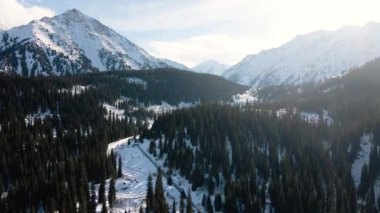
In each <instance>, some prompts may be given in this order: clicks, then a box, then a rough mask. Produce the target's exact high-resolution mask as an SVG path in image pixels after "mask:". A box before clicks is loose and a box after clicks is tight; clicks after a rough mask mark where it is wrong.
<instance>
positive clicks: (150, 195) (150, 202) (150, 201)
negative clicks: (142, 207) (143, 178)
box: [146, 174, 155, 213]
mask: <svg viewBox="0 0 380 213" xmlns="http://www.w3.org/2000/svg"><path fill="white" fill-rule="evenodd" d="M147 182H148V183H147V192H146V212H147V213H149V212H151V211H154V206H155V205H154V200H155V198H154V192H153V183H152V175H151V174H149V176H148V181H147Z"/></svg>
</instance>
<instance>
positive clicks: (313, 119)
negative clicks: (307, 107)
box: [300, 110, 334, 126]
mask: <svg viewBox="0 0 380 213" xmlns="http://www.w3.org/2000/svg"><path fill="white" fill-rule="evenodd" d="M300 116H301V118H302V119H304V120H305V121H307V122H310V123H314V124H319V123H320V122H323V123H325V124H327V125H328V126H331V124H332V123H333V122H334V120H333V119H332V118H331V117H330V116H329V113H328V111H326V110H323V111H322V115H319V114H318V113H314V112H300Z"/></svg>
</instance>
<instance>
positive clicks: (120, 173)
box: [117, 157, 123, 178]
mask: <svg viewBox="0 0 380 213" xmlns="http://www.w3.org/2000/svg"><path fill="white" fill-rule="evenodd" d="M122 168H123V165H122V161H121V157H119V165H118V168H117V177H119V178H121V177H122V176H123V171H122Z"/></svg>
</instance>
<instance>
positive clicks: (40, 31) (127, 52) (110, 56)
mask: <svg viewBox="0 0 380 213" xmlns="http://www.w3.org/2000/svg"><path fill="white" fill-rule="evenodd" d="M5 32H6V33H7V34H8V35H9V38H8V40H7V42H4V41H3V39H0V40H1V42H0V52H1V51H2V50H10V51H8V54H7V55H5V56H3V57H2V58H0V69H4V70H12V71H16V72H17V73H19V74H24V75H41V74H58V75H61V74H67V73H83V72H90V71H93V70H100V71H106V70H107V71H108V70H121V69H151V68H164V67H169V65H167V64H166V63H165V62H163V61H162V60H160V59H158V58H155V57H153V56H151V55H150V54H148V53H147V52H146V51H145V50H143V49H142V48H140V47H138V46H137V45H135V44H134V43H132V42H131V41H129V40H128V39H126V38H125V37H123V36H121V35H120V34H118V33H117V32H115V31H114V30H112V29H110V28H109V27H107V26H105V25H103V24H102V23H100V22H99V21H97V20H95V19H93V18H91V17H88V16H86V15H84V14H82V13H81V12H80V11H78V10H75V9H73V10H69V11H67V12H65V13H63V14H61V15H58V16H55V17H52V18H47V17H45V18H42V19H40V20H35V21H32V22H30V23H29V24H27V25H23V26H20V27H16V28H12V29H10V30H7V31H3V32H0V38H3V37H4V34H5ZM15 38H18V39H17V41H16V40H15ZM21 41H22V42H21ZM20 42H21V44H20ZM10 61H12V62H13V63H11V62H10ZM15 61H17V63H14V62H15Z"/></svg>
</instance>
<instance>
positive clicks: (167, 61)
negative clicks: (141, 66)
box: [160, 58, 191, 71]
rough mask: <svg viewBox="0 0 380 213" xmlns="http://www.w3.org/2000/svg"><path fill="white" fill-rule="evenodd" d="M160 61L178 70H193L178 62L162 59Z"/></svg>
mask: <svg viewBox="0 0 380 213" xmlns="http://www.w3.org/2000/svg"><path fill="white" fill-rule="evenodd" d="M160 60H161V61H163V62H165V64H167V65H168V66H170V67H173V68H176V69H179V70H185V71H190V70H191V69H190V68H188V67H187V66H185V65H183V64H181V63H178V62H176V61H172V60H170V59H166V58H161V59H160Z"/></svg>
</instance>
